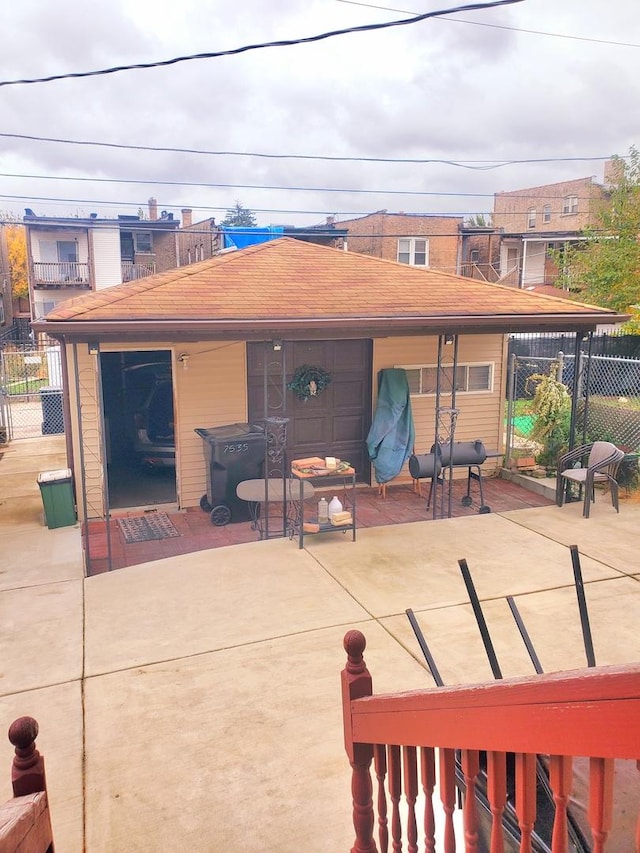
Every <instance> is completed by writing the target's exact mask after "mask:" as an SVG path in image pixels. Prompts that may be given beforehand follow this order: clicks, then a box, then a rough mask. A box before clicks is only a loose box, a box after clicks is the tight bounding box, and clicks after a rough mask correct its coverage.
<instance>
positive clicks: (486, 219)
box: [466, 213, 491, 228]
mask: <svg viewBox="0 0 640 853" xmlns="http://www.w3.org/2000/svg"><path fill="white" fill-rule="evenodd" d="M466 224H467V225H468V226H470V227H471V228H491V217H490V216H485V215H484V213H474V214H473V215H472V216H470V217H469V218H468V219H467V222H466Z"/></svg>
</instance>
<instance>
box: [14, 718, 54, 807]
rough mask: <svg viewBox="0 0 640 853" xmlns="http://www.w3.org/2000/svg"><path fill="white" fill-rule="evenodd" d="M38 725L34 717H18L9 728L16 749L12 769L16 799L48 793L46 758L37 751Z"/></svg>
mask: <svg viewBox="0 0 640 853" xmlns="http://www.w3.org/2000/svg"><path fill="white" fill-rule="evenodd" d="M37 737H38V723H37V722H36V721H35V720H34V719H33V717H18V719H17V720H14V722H13V723H11V725H10V726H9V740H10V741H11V743H12V744H13V745H14V746H15V748H16V754H15V758H14V759H13V765H12V767H11V783H12V785H13V795H14V797H24V796H26V795H27V794H37V793H38V791H46V790H47V783H46V779H45V775H44V758H43V757H42V756H41V755H40V753H39V752H38V750H37V749H36V738H37Z"/></svg>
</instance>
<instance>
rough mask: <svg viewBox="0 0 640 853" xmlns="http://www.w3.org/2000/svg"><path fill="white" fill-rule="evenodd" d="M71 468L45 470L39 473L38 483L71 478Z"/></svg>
mask: <svg viewBox="0 0 640 853" xmlns="http://www.w3.org/2000/svg"><path fill="white" fill-rule="evenodd" d="M70 479H71V468H59V469H58V470H57V471H43V472H42V473H41V474H38V483H55V482H56V481H57V480H70Z"/></svg>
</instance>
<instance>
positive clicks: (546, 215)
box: [542, 204, 551, 222]
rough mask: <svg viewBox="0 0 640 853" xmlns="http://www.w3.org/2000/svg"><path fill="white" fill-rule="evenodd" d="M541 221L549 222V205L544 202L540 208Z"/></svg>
mask: <svg viewBox="0 0 640 853" xmlns="http://www.w3.org/2000/svg"><path fill="white" fill-rule="evenodd" d="M542 221H543V222H551V205H550V204H545V206H544V207H543V208H542Z"/></svg>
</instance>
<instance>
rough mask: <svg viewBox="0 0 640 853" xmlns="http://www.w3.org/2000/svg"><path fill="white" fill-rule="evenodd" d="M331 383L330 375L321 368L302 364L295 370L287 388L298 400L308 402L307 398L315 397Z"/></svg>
mask: <svg viewBox="0 0 640 853" xmlns="http://www.w3.org/2000/svg"><path fill="white" fill-rule="evenodd" d="M330 382H331V374H330V373H329V371H328V370H323V369H322V368H321V367H313V366H312V365H310V364H302V365H300V367H297V368H296V372H295V373H294V374H293V379H292V380H291V382H289V383H288V385H287V388H288V389H289V390H290V391H293V393H294V394H295V395H296V397H297V398H298V399H299V400H305V401H306V400H308V399H309V397H317V396H318V394H319V393H320V392H321V391H324V389H325V388H326V387H327V385H329V383H330Z"/></svg>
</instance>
